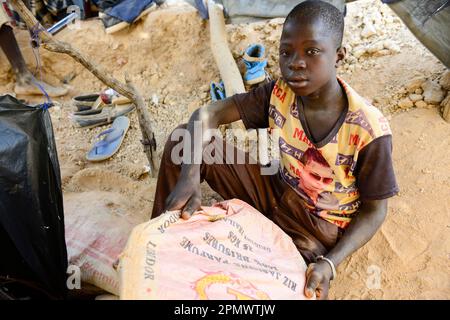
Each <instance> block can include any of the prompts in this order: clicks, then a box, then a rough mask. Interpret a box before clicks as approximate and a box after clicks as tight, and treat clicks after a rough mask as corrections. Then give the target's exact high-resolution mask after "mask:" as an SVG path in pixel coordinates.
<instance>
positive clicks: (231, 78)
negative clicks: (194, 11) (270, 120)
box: [208, 0, 245, 129]
mask: <svg viewBox="0 0 450 320" xmlns="http://www.w3.org/2000/svg"><path fill="white" fill-rule="evenodd" d="M208 13H209V30H210V38H211V41H210V42H211V51H212V53H213V56H214V60H215V61H216V64H217V67H218V68H219V72H220V77H221V78H222V81H223V84H224V86H225V92H226V94H227V97H231V96H232V95H235V94H237V93H244V92H245V86H244V81H243V80H242V76H241V73H240V72H239V68H238V66H237V64H236V61H234V58H233V55H232V53H231V50H230V47H229V46H228V40H227V33H226V29H225V18H224V16H223V6H222V5H220V4H217V3H216V2H215V1H214V0H209V1H208ZM232 128H233V129H244V124H243V123H242V121H237V122H235V123H233V124H232Z"/></svg>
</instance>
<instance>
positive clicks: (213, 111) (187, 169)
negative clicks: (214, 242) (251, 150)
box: [166, 98, 241, 219]
mask: <svg viewBox="0 0 450 320" xmlns="http://www.w3.org/2000/svg"><path fill="white" fill-rule="evenodd" d="M240 118H241V116H240V113H239V111H238V108H237V106H236V104H235V102H234V99H232V98H227V99H224V100H218V101H216V102H213V103H211V104H209V105H207V106H204V107H202V108H199V109H197V110H196V111H194V112H193V113H192V115H191V117H190V119H189V122H188V125H187V130H188V132H187V134H188V135H189V137H190V138H191V140H190V141H191V157H190V159H195V155H194V152H195V149H196V148H195V146H197V147H198V146H199V145H201V149H199V150H200V151H201V150H203V148H204V147H205V146H206V145H207V144H208V143H209V141H210V137H209V136H208V131H209V130H210V129H217V128H218V127H219V125H221V124H228V123H232V122H234V121H237V120H239V119H240ZM195 126H197V127H201V128H202V131H201V132H202V134H201V135H199V136H196V135H195V134H194V128H195ZM198 160H199V162H198V161H196V163H183V164H182V165H181V172H180V177H179V179H178V182H177V184H176V186H175V188H174V190H173V191H172V192H171V194H170V195H169V197H168V198H167V199H166V210H182V218H183V219H188V218H189V217H190V216H191V215H192V213H194V212H195V211H196V210H197V209H199V208H200V205H201V192H200V164H199V163H201V159H198Z"/></svg>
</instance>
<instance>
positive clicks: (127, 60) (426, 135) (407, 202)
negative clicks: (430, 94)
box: [0, 0, 450, 299]
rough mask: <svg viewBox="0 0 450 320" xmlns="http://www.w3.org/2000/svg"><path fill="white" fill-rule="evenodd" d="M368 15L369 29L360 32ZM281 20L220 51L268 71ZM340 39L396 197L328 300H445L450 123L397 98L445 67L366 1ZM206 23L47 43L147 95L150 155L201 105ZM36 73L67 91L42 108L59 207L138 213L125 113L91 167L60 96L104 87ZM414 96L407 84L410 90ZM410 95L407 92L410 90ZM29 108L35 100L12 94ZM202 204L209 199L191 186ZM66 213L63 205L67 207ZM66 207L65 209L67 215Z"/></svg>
mask: <svg viewBox="0 0 450 320" xmlns="http://www.w3.org/2000/svg"><path fill="white" fill-rule="evenodd" d="M370 22H373V23H374V24H375V25H376V26H377V28H376V29H377V30H376V32H375V34H374V35H372V36H370V37H368V38H367V37H364V36H362V33H364V32H363V30H364V27H365V26H366V25H367V24H370ZM282 23H283V19H274V20H271V21H269V22H262V23H253V24H243V25H234V26H227V31H228V34H229V42H230V47H231V49H232V52H233V55H234V56H235V58H236V60H237V61H238V63H239V64H241V62H240V59H241V57H242V52H243V50H244V49H245V48H246V47H247V46H248V45H249V44H251V43H255V42H260V43H263V44H264V45H265V46H266V49H267V57H268V68H267V70H268V72H269V73H270V74H271V75H272V76H273V77H277V76H278V75H279V68H278V54H277V51H278V42H279V36H280V34H281V26H282ZM346 23H347V26H346V32H345V39H344V42H345V44H346V45H347V47H348V49H349V54H348V58H347V59H346V61H345V63H344V64H343V66H341V68H340V69H339V74H340V76H342V77H343V78H344V79H345V80H346V81H348V82H349V83H350V85H352V86H353V87H354V88H355V89H356V90H357V91H358V92H359V93H360V94H362V95H363V96H365V97H366V98H367V99H369V100H370V101H372V102H373V104H374V105H375V106H377V107H378V108H380V109H381V110H382V111H383V112H384V114H385V115H387V116H388V119H389V120H390V121H391V126H392V129H393V134H394V164H395V169H396V173H397V178H398V182H399V185H400V188H401V192H400V194H399V195H398V196H397V197H395V198H393V199H392V200H391V201H390V208H389V215H388V218H387V220H386V222H385V223H384V225H383V227H382V229H381V231H380V232H378V233H377V235H376V236H375V237H374V238H373V239H372V240H371V241H370V242H369V243H368V244H367V245H366V246H364V247H363V248H362V249H361V250H359V251H358V252H357V253H356V254H354V255H353V256H352V257H350V258H349V259H347V260H346V261H345V262H344V263H343V264H342V265H341V266H340V267H339V269H338V273H339V276H338V279H337V280H336V281H334V283H333V284H332V289H331V293H330V297H331V298H333V299H421V298H425V299H439V298H444V299H448V298H450V274H449V272H448V270H449V267H450V260H449V258H450V238H449V232H450V188H449V185H450V125H449V124H448V123H446V122H445V121H444V120H443V119H442V117H441V115H440V107H439V106H438V105H433V104H427V103H422V104H419V106H420V108H418V107H412V106H411V105H412V104H408V103H406V104H405V103H401V101H402V100H403V99H404V98H405V97H406V96H407V95H408V94H409V93H408V91H407V89H406V88H407V87H408V84H410V83H411V81H412V80H413V79H415V78H417V77H420V78H422V80H421V81H424V80H435V81H439V79H440V78H441V77H442V74H443V73H444V71H445V67H444V66H443V65H442V64H441V63H440V62H439V61H438V60H437V59H436V58H434V57H433V56H432V55H431V53H429V52H428V51H427V50H426V49H425V48H424V47H423V46H422V45H421V44H420V43H419V42H418V41H417V40H416V39H415V38H414V36H413V35H412V34H411V33H410V32H409V31H408V30H407V29H406V28H405V27H404V26H403V24H402V23H401V21H400V20H399V19H398V18H396V16H395V15H394V14H393V13H392V12H391V11H390V9H389V8H388V7H387V6H385V5H382V4H380V3H379V1H374V0H361V1H358V2H356V3H352V4H350V5H349V7H348V15H347V17H346ZM208 30H209V29H208V23H207V22H204V21H202V20H201V19H200V17H199V15H198V14H197V13H196V11H195V10H194V9H193V8H191V7H189V6H171V7H166V8H161V9H159V10H157V11H155V12H153V13H151V14H150V15H149V16H147V17H146V18H145V19H143V21H141V22H139V23H137V24H136V25H134V26H132V27H131V28H130V29H129V30H125V31H122V32H120V33H118V34H115V35H106V34H105V33H104V30H103V26H102V24H101V22H100V21H99V20H90V21H85V22H82V23H81V26H80V29H70V30H69V29H68V30H64V31H62V32H61V33H60V34H58V36H57V37H58V38H59V39H61V40H64V41H68V42H71V43H72V44H73V45H74V46H76V47H77V48H79V49H80V50H81V51H82V52H84V53H85V54H87V55H89V56H90V57H92V59H93V60H94V61H96V62H97V63H99V64H101V65H102V66H103V67H104V68H106V69H107V70H108V72H110V73H111V75H113V76H115V77H117V78H118V79H121V80H123V79H124V75H125V74H128V77H129V78H130V79H131V80H132V81H133V82H134V83H135V84H136V86H137V88H138V89H139V90H140V91H141V93H142V94H143V95H144V97H145V99H147V100H148V101H151V103H150V109H149V111H150V113H151V118H152V120H153V126H154V131H155V134H156V140H157V144H158V150H157V157H158V159H159V158H160V155H161V151H162V148H163V145H164V141H165V140H166V139H167V136H168V135H169V133H170V132H171V130H172V129H173V128H174V127H176V126H177V125H178V124H179V123H182V122H186V121H187V120H188V118H189V112H188V110H192V109H194V108H196V107H199V106H202V105H204V104H206V103H208V102H209V101H210V97H209V93H208V92H209V83H210V82H211V81H217V80H219V73H218V69H217V67H216V66H215V63H214V59H213V57H212V54H211V51H210V48H209V31H208ZM17 36H18V39H19V42H20V44H21V46H22V48H23V50H24V55H25V57H26V60H27V62H29V65H30V68H32V69H33V70H34V68H35V60H34V57H33V54H32V50H31V49H30V45H29V43H28V41H29V40H28V35H27V33H26V32H24V31H19V32H18V34H17ZM0 55H1V58H0V92H2V93H5V92H12V91H13V84H14V77H13V73H12V71H11V70H10V68H9V66H8V65H7V63H6V62H5V58H4V56H3V55H2V53H0ZM40 56H41V59H42V62H43V66H44V68H43V73H42V74H43V78H44V79H45V80H47V81H49V82H51V83H53V84H60V83H62V82H64V83H66V84H67V85H69V86H70V87H71V90H70V94H69V95H68V96H67V97H65V98H63V99H56V102H58V105H57V107H54V108H52V109H51V114H52V118H53V124H54V130H55V135H56V140H57V145H58V152H59V159H60V165H61V171H62V178H63V188H64V197H65V202H66V206H67V208H77V207H78V206H76V205H74V204H75V202H77V201H80V199H84V201H85V203H88V204H89V206H88V205H86V206H83V207H85V208H88V207H89V208H91V210H92V211H93V212H94V211H95V210H110V211H111V212H114V213H117V214H119V215H134V216H135V217H136V219H137V220H140V221H143V220H145V219H147V218H148V217H149V215H150V212H151V207H152V201H153V194H154V189H155V180H154V179H151V178H150V177H149V176H148V175H147V174H146V173H145V172H146V170H145V165H146V164H147V160H146V157H145V155H144V153H143V151H142V147H141V145H140V142H139V140H140V138H141V136H140V131H139V125H138V123H137V117H136V114H135V113H133V114H131V115H130V119H131V128H130V130H129V132H128V134H127V136H126V138H125V140H124V143H123V145H122V147H121V149H120V150H119V152H118V153H117V154H116V155H115V156H114V157H112V158H111V159H109V160H107V161H105V162H102V163H99V164H93V163H89V162H87V161H86V160H85V154H86V152H87V151H88V150H89V148H90V145H91V142H92V140H93V138H94V137H95V136H96V135H97V134H98V133H99V132H101V131H103V130H104V129H105V128H106V127H98V128H94V129H79V128H76V127H75V126H73V125H72V124H71V122H70V120H69V119H68V116H69V114H70V112H72V111H73V110H72V106H71V105H70V98H71V97H72V96H74V95H77V94H82V93H89V92H97V91H99V90H102V89H104V85H103V84H102V83H100V82H99V81H98V80H97V79H96V78H95V77H94V76H92V75H91V74H89V72H88V71H86V70H84V69H83V68H82V67H81V66H80V65H78V64H76V63H75V62H73V61H72V60H71V58H69V57H66V56H62V55H57V54H53V53H49V52H46V51H45V50H41V52H40ZM413 91H414V90H413ZM420 91H421V90H420V89H419V91H417V92H416V93H420ZM19 98H23V99H26V100H27V101H29V102H30V103H38V102H41V101H42V99H41V98H36V97H25V96H24V97H19ZM203 189H204V190H203V191H204V192H203V194H204V204H210V203H212V202H214V201H217V200H219V199H220V197H219V196H217V195H215V194H214V192H212V191H211V190H210V189H209V188H208V186H207V185H204V186H203ZM68 211H70V210H68ZM66 214H70V212H67V210H66Z"/></svg>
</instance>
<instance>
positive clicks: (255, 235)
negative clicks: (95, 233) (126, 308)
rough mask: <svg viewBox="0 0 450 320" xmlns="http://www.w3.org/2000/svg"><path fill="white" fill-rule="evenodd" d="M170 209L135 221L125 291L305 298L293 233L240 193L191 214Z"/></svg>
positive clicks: (123, 273) (124, 260)
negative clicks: (182, 214)
mask: <svg viewBox="0 0 450 320" xmlns="http://www.w3.org/2000/svg"><path fill="white" fill-rule="evenodd" d="M179 214H180V213H179V211H172V212H166V213H164V214H163V215H161V216H160V217H158V218H155V219H153V220H150V221H148V222H147V223H144V224H141V225H139V226H137V227H135V228H134V229H133V231H132V233H131V236H130V238H129V240H128V243H127V246H126V248H125V251H124V252H123V253H122V255H121V258H120V264H119V278H120V298H121V299H172V300H183V299H201V300H203V299H204V300H206V299H210V300H212V299H214V300H215V299H243V300H248V299H261V300H266V299H305V296H304V294H303V290H304V285H305V271H306V264H305V262H304V261H303V259H302V257H301V255H300V254H299V252H298V251H297V249H296V247H295V245H294V243H293V242H292V240H291V238H289V236H287V235H286V234H285V233H284V232H283V231H282V230H281V229H280V228H279V227H278V226H276V225H275V224H274V223H273V222H272V221H270V220H269V219H267V218H266V217H264V216H263V215H262V214H261V213H259V212H258V211H257V210H255V209H254V208H252V207H251V206H249V205H248V204H246V203H244V202H242V201H240V200H230V201H225V202H222V203H220V204H217V205H215V206H214V207H203V208H202V210H201V211H199V212H197V213H196V214H195V215H194V216H193V217H191V219H189V220H183V219H180V218H179Z"/></svg>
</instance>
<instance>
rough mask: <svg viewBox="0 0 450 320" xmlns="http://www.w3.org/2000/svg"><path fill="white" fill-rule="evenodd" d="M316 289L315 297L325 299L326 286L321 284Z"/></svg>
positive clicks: (326, 296) (326, 295)
mask: <svg viewBox="0 0 450 320" xmlns="http://www.w3.org/2000/svg"><path fill="white" fill-rule="evenodd" d="M317 290H318V294H317V298H318V299H319V300H326V299H327V298H328V286H321V287H319V288H318V289H317Z"/></svg>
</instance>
